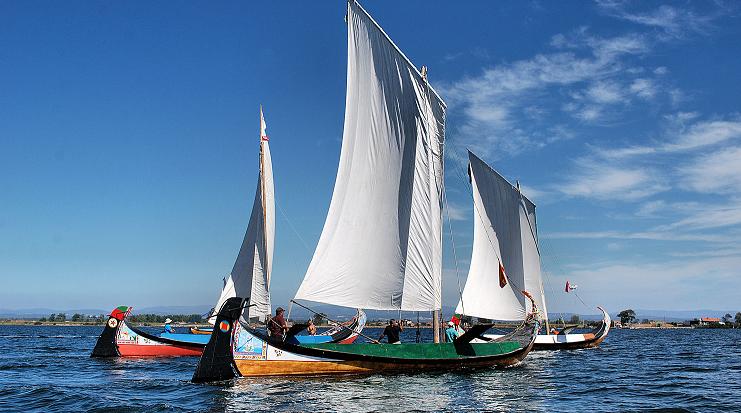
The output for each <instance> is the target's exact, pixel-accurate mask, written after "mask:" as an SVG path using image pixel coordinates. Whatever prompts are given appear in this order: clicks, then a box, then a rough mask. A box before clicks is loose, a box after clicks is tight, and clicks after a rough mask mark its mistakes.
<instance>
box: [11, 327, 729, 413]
mask: <svg viewBox="0 0 741 413" xmlns="http://www.w3.org/2000/svg"><path fill="white" fill-rule="evenodd" d="M101 330H102V327H61V326H59V327H55V326H0V411H2V412H6V411H7V412H13V411H39V412H41V411H44V412H48V411H65V412H67V411H70V412H72V411H73V412H85V411H91V412H96V411H100V412H103V411H118V412H180V411H193V412H201V411H206V412H209V411H210V412H220V411H228V412H256V411H312V412H322V411H358V412H366V411H367V412H370V411H384V412H385V411H420V412H422V411H450V410H460V411H536V412H540V411H543V412H546V411H555V410H560V411H597V412H614V411H630V412H633V411H688V412H717V411H727V412H741V330H739V329H736V330H613V331H611V332H610V335H609V336H608V338H607V340H605V342H604V343H603V344H602V346H601V347H600V348H597V349H590V350H573V351H558V352H537V353H530V355H529V356H528V357H527V358H526V360H525V362H524V363H523V364H521V365H520V366H517V367H514V368H509V369H502V370H495V369H488V370H476V371H464V372H451V373H423V374H415V375H412V374H385V375H372V376H355V377H353V376H343V377H321V378H297V379H275V378H271V379H268V378H265V379H262V378H260V379H254V378H252V379H246V378H244V379H237V380H234V381H233V382H230V383H225V384H219V385H203V384H192V383H190V382H189V379H190V378H191V376H192V374H193V370H194V368H195V365H196V363H197V361H198V359H197V358H194V357H180V358H171V359H113V360H102V359H91V358H90V357H89V354H90V351H91V350H92V348H93V346H94V345H95V341H96V339H97V336H98V334H99V333H100V331H101ZM367 332H368V334H369V335H371V336H376V335H378V334H379V333H380V329H368V330H367ZM423 333H424V334H425V335H429V330H426V331H423ZM414 334H415V332H414V330H411V331H409V330H407V331H405V332H404V336H403V337H402V338H403V339H405V340H406V341H414ZM672 409H673V410H672Z"/></svg>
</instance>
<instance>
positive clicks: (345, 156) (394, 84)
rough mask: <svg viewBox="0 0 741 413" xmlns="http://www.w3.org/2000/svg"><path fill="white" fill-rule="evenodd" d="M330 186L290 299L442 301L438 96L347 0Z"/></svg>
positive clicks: (376, 303) (398, 303) (432, 305)
mask: <svg viewBox="0 0 741 413" xmlns="http://www.w3.org/2000/svg"><path fill="white" fill-rule="evenodd" d="M347 22H348V64H347V97H346V102H345V126H344V131H343V140H342V151H341V154H340V164H339V168H338V171H337V180H336V182H335V188H334V193H333V195H332V201H331V203H330V207H329V212H328V214H327V219H326V222H325V224H324V229H323V231H322V235H321V237H320V239H319V243H318V245H317V248H316V251H315V253H314V257H313V258H312V260H311V264H310V265H309V268H308V270H307V272H306V275H305V277H304V281H303V283H302V284H301V286H300V288H299V290H298V292H297V293H296V298H297V299H303V300H309V301H316V302H323V303H328V304H334V305H340V306H346V307H356V308H369V309H383V310H390V309H401V310H406V311H429V310H436V309H440V308H441V278H442V216H441V200H442V197H441V195H442V184H443V182H442V171H443V140H444V134H445V103H444V102H443V101H442V99H440V97H439V96H438V95H437V94H436V93H435V91H434V90H432V88H431V87H430V86H429V84H428V83H427V81H426V79H425V78H424V77H423V76H422V74H421V73H420V72H419V71H418V70H417V69H416V68H415V67H414V65H412V64H411V63H410V62H409V60H408V59H407V58H406V57H405V56H404V55H403V54H402V52H401V51H400V50H399V49H398V48H397V47H396V45H394V44H393V43H392V42H391V40H390V38H389V37H388V36H387V35H386V34H385V33H384V32H383V31H382V30H381V28H380V27H379V26H378V25H377V24H376V22H375V21H373V19H372V18H371V17H370V16H369V15H368V14H367V13H366V12H365V10H363V9H362V8H361V7H360V6H359V5H358V4H357V3H356V2H354V1H351V2H349V4H348V9H347Z"/></svg>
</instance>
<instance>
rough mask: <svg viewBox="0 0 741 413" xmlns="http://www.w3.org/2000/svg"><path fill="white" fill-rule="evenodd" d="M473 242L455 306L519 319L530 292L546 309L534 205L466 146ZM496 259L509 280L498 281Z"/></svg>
mask: <svg viewBox="0 0 741 413" xmlns="http://www.w3.org/2000/svg"><path fill="white" fill-rule="evenodd" d="M468 159H469V174H470V177H471V186H472V189H473V204H474V214H473V215H474V243H473V251H472V255H471V267H470V270H469V273H468V279H467V280H466V286H465V288H464V290H463V294H462V298H461V301H460V302H459V303H458V308H457V309H456V312H459V313H462V314H466V315H471V316H476V317H484V318H491V319H496V320H522V319H524V318H525V314H526V312H530V311H531V310H532V305H531V304H530V301H529V300H525V297H524V296H523V295H522V294H520V293H519V290H522V289H524V290H526V291H529V292H531V294H532V295H533V297H534V299H535V302H536V305H537V306H538V309H539V311H540V312H541V314H547V310H546V307H545V297H544V294H543V283H542V280H541V273H540V253H539V252H538V241H537V233H536V229H535V205H534V204H533V203H532V202H530V200H528V199H527V198H526V197H525V196H524V195H522V193H521V192H520V190H519V189H518V188H516V187H514V186H513V185H512V184H510V183H509V182H507V180H506V179H504V177H502V176H501V175H499V174H498V173H497V172H496V171H494V170H493V169H491V168H490V167H489V166H488V165H487V164H486V163H484V161H482V160H481V159H479V158H478V157H477V156H476V155H474V154H473V153H471V152H469V153H468ZM500 265H501V266H502V267H503V268H504V272H505V273H506V275H507V278H508V280H509V282H508V283H507V285H505V286H504V287H501V286H500V284H499V277H498V274H499V271H500Z"/></svg>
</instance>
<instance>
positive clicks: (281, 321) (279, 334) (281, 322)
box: [268, 307, 288, 341]
mask: <svg viewBox="0 0 741 413" xmlns="http://www.w3.org/2000/svg"><path fill="white" fill-rule="evenodd" d="M283 313H285V310H284V309H283V307H278V308H277V309H276V310H275V317H273V318H271V319H270V322H269V323H268V330H269V331H270V337H271V338H273V339H274V340H280V341H283V337H284V335H285V333H286V331H288V324H286V319H285V317H283Z"/></svg>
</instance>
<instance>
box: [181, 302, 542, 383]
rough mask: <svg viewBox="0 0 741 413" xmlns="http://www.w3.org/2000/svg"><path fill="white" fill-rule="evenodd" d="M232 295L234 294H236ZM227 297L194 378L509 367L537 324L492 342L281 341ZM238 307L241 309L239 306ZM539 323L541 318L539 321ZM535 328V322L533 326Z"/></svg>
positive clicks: (528, 342)
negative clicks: (244, 319)
mask: <svg viewBox="0 0 741 413" xmlns="http://www.w3.org/2000/svg"><path fill="white" fill-rule="evenodd" d="M230 300H231V299H230ZM230 300H227V301H226V302H225V303H224V306H223V307H222V309H221V311H220V312H219V316H218V319H217V323H216V324H217V326H218V329H217V330H214V334H213V335H212V336H211V341H209V344H208V345H207V346H206V350H205V351H204V354H203V356H201V359H200V361H199V363H198V367H197V369H196V372H195V374H194V376H193V381H194V382H206V381H217V380H228V379H231V378H234V377H239V376H307V375H327V374H367V373H379V372H418V371H423V370H424V371H430V370H451V369H463V368H480V367H509V366H513V365H516V364H518V363H520V362H521V361H522V360H523V359H524V358H525V356H526V355H527V354H528V352H530V350H531V349H532V346H533V343H534V338H535V331H536V330H535V329H534V328H536V327H535V326H532V327H533V329H531V330H528V332H526V333H523V331H524V330H522V329H520V330H519V331H516V332H515V333H513V334H512V335H511V336H508V337H507V338H505V339H502V340H498V341H496V342H491V343H480V344H475V343H468V342H465V343H438V344H435V343H409V344H370V343H363V344H353V345H349V346H348V345H342V344H338V343H335V344H332V343H323V344H292V343H289V342H282V341H279V342H275V341H271V340H270V339H269V338H268V337H266V336H265V335H263V334H262V333H260V332H257V331H255V330H252V329H249V328H248V327H245V326H243V325H242V324H240V323H239V322H238V321H237V320H238V317H239V309H240V308H241V306H242V304H241V303H240V301H238V300H234V301H230ZM234 309H236V310H234ZM535 324H537V323H535ZM528 327H530V326H528Z"/></svg>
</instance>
